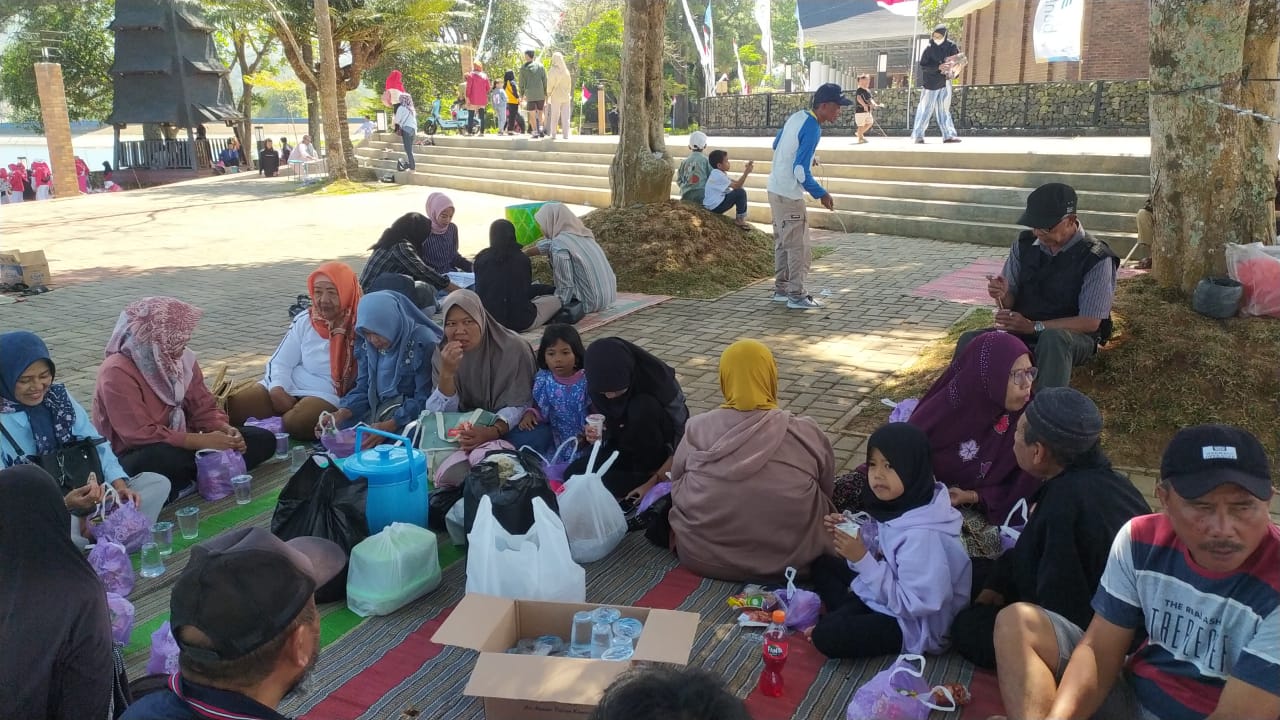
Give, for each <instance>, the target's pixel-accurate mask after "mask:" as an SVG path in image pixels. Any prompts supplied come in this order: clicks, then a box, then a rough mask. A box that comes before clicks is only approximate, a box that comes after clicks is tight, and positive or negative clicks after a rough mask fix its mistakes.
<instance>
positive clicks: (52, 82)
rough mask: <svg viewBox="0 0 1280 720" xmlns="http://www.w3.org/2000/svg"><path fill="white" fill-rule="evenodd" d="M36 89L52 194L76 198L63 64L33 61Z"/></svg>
mask: <svg viewBox="0 0 1280 720" xmlns="http://www.w3.org/2000/svg"><path fill="white" fill-rule="evenodd" d="M36 90H37V91H38V92H39V93H40V115H41V117H42V118H43V119H44V139H45V142H46V143H48V145H49V166H50V167H51V168H52V169H53V194H54V196H55V197H60V198H69V197H77V196H78V195H79V194H80V185H79V183H78V182H76V159H75V150H74V149H73V148H72V147H71V121H70V119H69V118H68V117H67V91H66V88H65V87H64V86H63V84H62V66H61V65H59V64H58V63H46V62H38V63H36Z"/></svg>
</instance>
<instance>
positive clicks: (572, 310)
mask: <svg viewBox="0 0 1280 720" xmlns="http://www.w3.org/2000/svg"><path fill="white" fill-rule="evenodd" d="M586 316H587V310H586V308H584V307H583V306H582V301H581V300H570V301H569V304H568V305H565V306H564V307H562V308H560V311H559V312H557V313H556V314H555V315H553V316H551V322H552V323H554V324H560V325H576V324H577V323H578V321H579V320H581V319H582V318H584V317H586Z"/></svg>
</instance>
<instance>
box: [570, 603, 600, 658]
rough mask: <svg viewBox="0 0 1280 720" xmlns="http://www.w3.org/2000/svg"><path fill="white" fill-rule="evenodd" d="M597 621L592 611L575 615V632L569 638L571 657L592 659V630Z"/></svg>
mask: <svg viewBox="0 0 1280 720" xmlns="http://www.w3.org/2000/svg"><path fill="white" fill-rule="evenodd" d="M593 625H595V621H594V620H592V619H591V611H590V610H580V611H578V612H576V613H574V614H573V632H572V634H571V635H570V636H569V657H579V658H585V657H591V628H592V626H593Z"/></svg>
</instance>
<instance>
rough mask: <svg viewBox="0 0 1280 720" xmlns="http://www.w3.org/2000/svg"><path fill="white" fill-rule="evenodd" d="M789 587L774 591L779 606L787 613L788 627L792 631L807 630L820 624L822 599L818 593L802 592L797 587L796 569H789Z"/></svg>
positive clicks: (787, 575) (787, 574)
mask: <svg viewBox="0 0 1280 720" xmlns="http://www.w3.org/2000/svg"><path fill="white" fill-rule="evenodd" d="M786 578H787V586H786V587H785V588H783V589H782V590H777V591H774V593H773V594H774V597H776V598H778V605H780V606H781V607H782V609H783V610H784V611H785V612H786V613H787V622H786V625H787V627H789V628H791V629H792V630H807V629H809V628H811V627H813V626H814V625H817V624H818V614H819V613H820V612H821V611H822V598H820V597H818V593H815V592H810V591H808V590H801V589H800V588H798V587H796V569H795V568H793V567H789V568H787V572H786Z"/></svg>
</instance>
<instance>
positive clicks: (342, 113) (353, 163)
mask: <svg viewBox="0 0 1280 720" xmlns="http://www.w3.org/2000/svg"><path fill="white" fill-rule="evenodd" d="M338 135H339V136H340V138H341V148H342V151H341V152H340V153H330V154H329V157H330V158H331V160H330V162H332V161H333V159H336V158H341V159H342V163H343V164H344V165H346V166H347V175H348V176H350V175H357V176H358V175H359V172H360V163H359V161H358V160H357V159H356V146H355V144H354V143H352V142H351V126H350V125H349V124H348V123H347V94H346V93H345V92H343V91H342V88H341V87H339V88H338Z"/></svg>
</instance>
